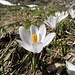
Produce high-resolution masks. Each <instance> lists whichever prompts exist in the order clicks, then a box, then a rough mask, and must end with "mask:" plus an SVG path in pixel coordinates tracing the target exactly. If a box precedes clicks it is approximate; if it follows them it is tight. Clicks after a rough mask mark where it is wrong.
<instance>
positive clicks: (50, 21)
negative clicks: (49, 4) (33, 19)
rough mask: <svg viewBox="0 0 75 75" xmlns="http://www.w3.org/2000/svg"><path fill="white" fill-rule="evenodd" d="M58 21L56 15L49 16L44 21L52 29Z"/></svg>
mask: <svg viewBox="0 0 75 75" xmlns="http://www.w3.org/2000/svg"><path fill="white" fill-rule="evenodd" d="M57 22H58V17H55V16H50V17H48V20H45V21H44V23H45V24H47V25H48V26H49V27H51V28H52V30H53V31H55V30H56V24H57Z"/></svg>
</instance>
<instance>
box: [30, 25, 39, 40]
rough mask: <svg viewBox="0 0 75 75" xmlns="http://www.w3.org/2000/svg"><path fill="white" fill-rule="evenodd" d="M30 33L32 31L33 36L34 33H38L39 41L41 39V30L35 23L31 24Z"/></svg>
mask: <svg viewBox="0 0 75 75" xmlns="http://www.w3.org/2000/svg"><path fill="white" fill-rule="evenodd" d="M30 33H31V37H32V34H37V37H38V41H39V30H38V28H37V27H36V26H35V25H31V26H30Z"/></svg>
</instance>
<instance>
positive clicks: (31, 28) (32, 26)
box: [30, 25, 38, 34]
mask: <svg viewBox="0 0 75 75" xmlns="http://www.w3.org/2000/svg"><path fill="white" fill-rule="evenodd" d="M30 32H31V34H37V33H38V28H37V27H36V26H35V25H31V26H30Z"/></svg>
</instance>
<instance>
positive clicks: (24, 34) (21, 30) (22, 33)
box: [19, 26, 30, 45]
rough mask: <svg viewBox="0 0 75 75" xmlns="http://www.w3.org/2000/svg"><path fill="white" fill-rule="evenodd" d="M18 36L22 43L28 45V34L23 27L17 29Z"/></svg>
mask: <svg viewBox="0 0 75 75" xmlns="http://www.w3.org/2000/svg"><path fill="white" fill-rule="evenodd" d="M19 34H20V38H21V39H22V41H23V42H25V43H27V44H28V45H30V33H29V32H28V31H27V30H26V29H25V28H24V27H23V26H21V27H19Z"/></svg>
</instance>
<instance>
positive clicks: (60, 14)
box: [55, 11, 68, 22]
mask: <svg viewBox="0 0 75 75" xmlns="http://www.w3.org/2000/svg"><path fill="white" fill-rule="evenodd" d="M55 16H57V17H58V22H60V21H62V20H63V19H65V18H66V17H67V16H68V12H67V11H66V12H64V11H62V12H61V13H60V12H59V11H57V12H55Z"/></svg>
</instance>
